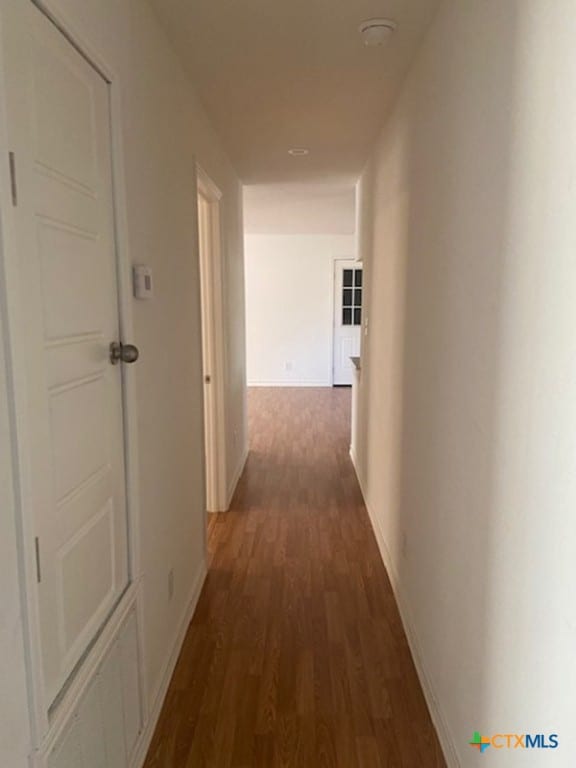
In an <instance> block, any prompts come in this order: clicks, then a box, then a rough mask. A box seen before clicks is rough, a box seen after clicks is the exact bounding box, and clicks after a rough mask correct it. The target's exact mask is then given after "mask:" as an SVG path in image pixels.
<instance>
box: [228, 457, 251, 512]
mask: <svg viewBox="0 0 576 768" xmlns="http://www.w3.org/2000/svg"><path fill="white" fill-rule="evenodd" d="M249 453H250V449H249V448H248V446H247V445H246V446H244V450H243V451H242V455H241V456H240V461H239V462H238V466H237V467H236V471H235V472H234V474H233V475H232V478H231V479H230V483H229V485H228V493H227V496H226V510H229V509H230V504H232V499H233V498H234V494H235V492H236V486H237V485H238V482H239V481H240V478H241V477H242V472H244V467H245V466H246V462H247V461H248V454H249Z"/></svg>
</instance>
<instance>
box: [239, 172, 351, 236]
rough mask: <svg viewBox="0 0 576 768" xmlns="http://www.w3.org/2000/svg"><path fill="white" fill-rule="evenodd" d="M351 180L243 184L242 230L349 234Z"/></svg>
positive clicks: (307, 233)
mask: <svg viewBox="0 0 576 768" xmlns="http://www.w3.org/2000/svg"><path fill="white" fill-rule="evenodd" d="M355 198H356V189H355V186H354V185H352V184H344V185H335V184H334V183H326V182H324V183H317V184H310V183H307V184H295V183H294V182H292V183H286V184H253V185H247V186H245V187H244V232H246V234H249V235H326V234H330V235H352V234H353V233H354V232H355V229H356V216H355V213H356V210H355V209H356V199H355Z"/></svg>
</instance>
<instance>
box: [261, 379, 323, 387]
mask: <svg viewBox="0 0 576 768" xmlns="http://www.w3.org/2000/svg"><path fill="white" fill-rule="evenodd" d="M248 386H249V387H331V386H332V382H331V381H330V380H329V379H320V380H317V381H249V382H248Z"/></svg>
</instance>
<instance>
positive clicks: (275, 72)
mask: <svg viewBox="0 0 576 768" xmlns="http://www.w3.org/2000/svg"><path fill="white" fill-rule="evenodd" d="M150 1H151V3H152V5H153V6H154V8H155V10H156V13H157V15H158V17H159V19H160V21H161V23H162V24H163V25H164V27H165V29H166V30H167V33H168V35H169V37H170V38H171V40H172V42H173V44H174V46H175V48H176V50H177V52H178V53H179V56H180V58H181V60H182V62H183V63H184V66H185V67H186V68H187V70H188V72H189V73H190V75H191V77H192V79H193V81H194V83H195V85H196V88H197V90H198V93H199V96H200V98H201V100H202V102H203V104H204V107H205V109H206V111H207V113H208V115H209V117H210V119H211V121H212V123H213V125H214V127H215V129H216V131H217V132H218V134H219V135H220V138H221V139H222V141H223V143H224V146H225V148H226V150H227V152H228V154H229V156H230V158H231V160H232V162H233V163H234V165H235V167H236V170H237V172H238V173H239V175H240V177H241V179H242V181H243V182H244V183H248V184H265V183H271V182H274V183H279V182H290V181H292V182H294V181H297V182H320V181H322V182H326V181H330V182H333V183H338V184H342V183H349V184H351V183H353V182H354V181H355V180H356V178H357V177H358V175H359V173H360V171H361V170H362V167H363V165H364V163H365V161H366V158H367V156H368V153H369V150H370V147H371V145H372V143H373V142H374V140H375V138H376V136H377V134H378V131H379V128H380V127H381V124H382V121H383V119H384V116H385V113H386V109H387V108H388V107H389V106H390V104H391V101H392V100H393V98H394V95H395V93H396V91H397V89H398V87H399V85H400V83H401V81H402V78H403V77H404V75H405V73H406V71H407V69H408V66H409V64H410V61H411V59H412V56H413V55H414V53H415V50H416V48H417V46H418V44H419V42H420V40H421V38H422V36H423V34H424V32H425V30H426V27H427V26H428V24H429V22H430V21H431V19H432V16H433V13H434V10H435V7H436V5H437V0H150ZM374 16H384V17H389V18H392V19H394V20H395V21H397V22H398V30H397V32H396V34H395V35H394V37H393V38H392V40H391V42H390V43H389V45H388V46H386V47H382V48H367V47H365V46H364V45H363V43H362V40H361V38H360V34H359V32H358V26H359V24H360V23H361V22H362V21H363V20H365V19H367V18H371V17H374ZM291 147H305V148H308V149H309V150H310V154H309V155H308V156H306V157H291V156H290V155H289V154H288V149H290V148H291Z"/></svg>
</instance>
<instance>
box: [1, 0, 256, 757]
mask: <svg viewBox="0 0 576 768" xmlns="http://www.w3.org/2000/svg"><path fill="white" fill-rule="evenodd" d="M16 1H17V2H19V1H20V0H10V2H16ZM46 4H47V5H48V6H49V7H50V8H51V9H54V10H55V11H56V12H57V13H59V14H62V15H63V16H64V17H65V18H66V19H67V20H68V21H69V23H70V27H71V29H72V30H74V32H75V33H76V34H77V36H78V37H79V39H81V40H82V41H86V43H87V44H88V46H89V47H90V49H91V50H94V51H95V52H96V53H97V54H98V56H99V57H101V58H102V59H103V60H104V61H105V62H106V63H107V65H108V66H109V67H110V68H112V69H113V70H114V71H115V73H116V74H117V76H118V77H119V79H120V81H121V86H122V115H121V118H122V128H123V144H124V171H125V176H126V199H127V208H128V216H127V218H128V240H129V242H128V245H129V252H130V258H131V260H132V261H134V262H138V263H145V264H149V265H151V266H152V268H153V270H154V278H155V298H154V300H153V301H149V302H134V304H133V317H134V326H135V338H134V342H135V343H136V344H138V346H139V347H140V351H141V359H140V361H139V363H138V365H137V367H136V372H135V376H136V388H137V406H138V413H139V423H138V433H139V436H138V446H137V448H138V455H139V460H140V472H139V496H140V507H139V509H138V512H137V514H138V517H139V522H140V533H141V555H142V578H143V616H144V639H145V658H144V662H145V669H146V673H147V680H148V698H149V701H148V704H151V703H152V702H153V701H154V700H155V697H156V695H157V692H158V690H159V686H160V684H161V681H162V676H163V673H164V671H165V669H166V664H167V661H168V659H169V656H170V652H171V650H172V649H173V646H174V643H175V641H176V638H177V634H178V630H179V628H180V625H181V622H182V620H183V617H184V616H185V614H186V609H187V606H188V603H189V600H190V597H191V592H192V588H193V586H194V583H195V580H196V579H197V577H198V576H199V575H200V574H201V572H202V568H203V564H204V535H205V532H204V505H203V486H204V477H203V438H202V399H201V398H202V379H201V350H200V329H199V319H200V310H199V282H198V262H197V221H196V195H195V162H196V160H199V161H200V163H201V164H202V166H203V167H204V169H205V170H206V171H207V172H208V174H210V175H211V176H212V178H213V179H214V181H215V183H216V184H217V185H218V186H219V187H220V189H221V190H222V192H223V195H224V197H223V230H224V259H225V290H226V292H227V294H226V301H225V306H227V308H228V316H227V318H226V327H227V336H228V340H229V343H228V349H227V365H226V367H227V376H228V379H227V386H226V392H227V419H228V424H227V427H228V439H227V447H228V455H227V461H228V477H229V480H231V478H233V477H234V476H235V475H236V474H237V469H238V467H239V466H240V464H241V462H242V460H243V457H244V455H245V449H246V428H245V408H244V397H245V369H244V298H243V291H244V278H243V258H242V255H243V241H242V221H241V210H242V199H241V186H240V183H239V181H238V178H237V177H236V175H235V173H234V170H233V169H232V167H231V165H230V163H229V162H228V160H227V158H226V157H225V155H224V154H223V152H222V151H221V149H220V146H219V144H218V141H217V139H216V138H215V135H214V133H213V131H212V129H211V127H210V125H209V123H208V121H207V119H206V117H205V115H204V113H203V111H202V109H201V107H200V105H199V103H198V101H197V99H196V97H195V95H194V91H193V88H192V86H191V84H190V82H189V81H188V80H187V78H186V76H185V75H184V74H183V71H182V69H181V67H180V65H179V63H178V62H177V60H176V58H175V56H174V54H173V53H172V50H171V48H170V46H169V44H168V42H167V40H166V38H165V36H164V34H163V31H162V29H161V28H160V26H159V24H158V22H157V21H156V19H155V17H154V15H153V13H152V11H151V10H150V8H149V7H148V5H147V3H146V2H144V0H85V1H84V2H82V3H78V2H77V1H76V0H48V2H47V3H46ZM4 149H5V148H3V149H2V156H3V157H4V156H5V153H4ZM131 340H132V339H131ZM4 378H5V366H4V361H3V359H1V358H0V427H1V429H0V441H1V442H0V458H1V459H2V464H1V468H0V471H1V472H2V477H1V478H0V480H1V482H0V494H1V503H2V515H1V517H0V519H1V522H0V525H1V526H2V528H1V531H0V533H1V536H0V540H1V542H2V553H1V554H2V595H1V598H2V623H1V625H0V658H1V659H2V662H1V663H2V670H3V672H4V671H6V674H5V675H4V674H3V675H2V685H3V695H2V696H1V697H0V698H1V699H2V717H0V750H3V751H0V762H1V763H2V765H10V768H20V767H21V766H23V765H24V764H25V761H24V755H25V749H26V747H27V745H25V738H26V737H25V729H26V723H25V720H24V719H23V717H22V696H23V690H22V684H21V678H22V659H21V657H22V645H21V634H22V627H21V621H20V617H19V610H18V601H17V599H16V597H17V585H16V571H15V568H16V566H15V560H16V543H15V538H14V531H13V527H14V526H13V520H14V517H15V514H14V501H13V498H12V496H11V490H10V485H9V482H8V477H9V474H10V461H9V447H8V442H7V440H8V436H7V432H6V429H5V414H4V411H5V404H4V400H3V398H4V390H3V387H4ZM4 473H6V475H7V476H6V478H5V477H4ZM170 569H173V570H174V584H175V594H174V598H173V599H172V601H171V602H169V601H168V573H169V570H170ZM6 744H10V745H11V746H10V749H11V750H12V751H11V752H10V753H9V754H10V757H9V758H8V757H6V755H7V754H8V753H7V752H6V746H5V745H6ZM3 758H6V759H3Z"/></svg>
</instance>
